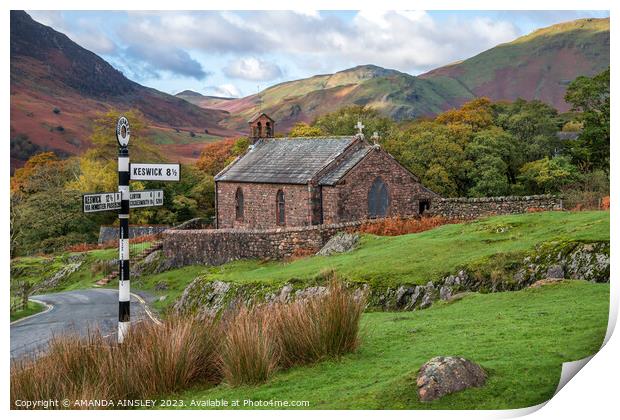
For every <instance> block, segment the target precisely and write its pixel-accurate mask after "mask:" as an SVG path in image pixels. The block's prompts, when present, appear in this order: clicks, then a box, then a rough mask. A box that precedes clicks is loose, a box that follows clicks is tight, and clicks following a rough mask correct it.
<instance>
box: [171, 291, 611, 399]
mask: <svg viewBox="0 0 620 420" xmlns="http://www.w3.org/2000/svg"><path fill="white" fill-rule="evenodd" d="M608 309H609V285H608V284H591V283H586V282H582V281H569V282H565V283H562V284H557V285H548V286H544V287H541V288H538V289H524V290H521V291H518V292H504V293H495V294H485V295H480V294H471V295H469V296H466V297H465V298H463V299H462V300H460V301H458V302H455V303H452V304H446V303H444V304H437V305H434V306H433V307H432V308H430V309H427V310H423V311H416V312H401V313H390V312H378V313H367V314H365V316H364V318H363V330H364V335H363V341H362V345H361V347H360V350H359V351H358V352H357V353H355V354H352V355H348V356H346V357H343V358H342V359H340V360H338V361H325V362H322V363H318V364H316V365H314V366H309V367H299V368H295V369H291V370H288V371H284V372H281V373H278V374H276V376H275V377H274V378H273V379H272V380H271V381H269V382H268V383H266V384H264V385H261V386H255V387H240V388H231V387H228V386H226V385H219V386H217V387H215V388H210V389H198V388H196V389H192V390H189V391H187V392H184V393H181V394H180V395H176V396H174V397H172V398H182V399H184V400H185V405H186V406H188V405H189V404H190V401H191V400H192V399H194V400H207V399H210V400H214V399H224V400H228V401H232V400H241V401H243V400H246V399H250V400H271V399H275V400H289V401H290V400H306V401H309V403H310V406H309V407H308V408H310V409H330V408H331V409H507V408H520V407H526V406H531V405H535V404H538V403H541V402H543V401H545V400H547V399H549V398H550V397H551V396H552V395H553V392H554V390H555V388H556V386H557V383H558V380H559V377H560V372H561V365H562V363H563V362H566V361H571V360H577V359H581V358H583V357H586V356H588V355H590V354H593V353H594V352H596V351H597V350H598V349H599V347H600V345H601V343H602V340H603V337H604V335H605V331H606V326H607V316H608ZM438 355H458V356H462V357H466V358H469V359H471V360H473V361H475V362H477V363H480V364H481V365H482V366H483V367H484V368H485V369H486V370H487V372H488V373H489V379H488V382H487V384H486V385H485V386H484V387H481V388H474V389H469V390H465V391H463V392H459V393H455V394H452V395H448V396H445V397H443V398H441V399H440V400H437V401H435V402H432V403H421V402H420V401H419V400H418V399H417V394H416V387H415V376H416V374H417V370H418V369H419V367H420V366H421V365H422V364H423V363H424V362H426V361H427V360H429V359H430V358H432V357H434V356H438Z"/></svg>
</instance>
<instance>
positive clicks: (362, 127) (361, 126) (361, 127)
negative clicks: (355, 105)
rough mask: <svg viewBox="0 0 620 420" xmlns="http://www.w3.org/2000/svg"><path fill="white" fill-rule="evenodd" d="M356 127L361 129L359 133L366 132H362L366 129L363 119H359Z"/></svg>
mask: <svg viewBox="0 0 620 420" xmlns="http://www.w3.org/2000/svg"><path fill="white" fill-rule="evenodd" d="M355 128H357V129H358V130H359V132H358V133H357V134H364V133H363V132H362V130H363V129H364V124H362V122H361V121H358V122H357V124H355Z"/></svg>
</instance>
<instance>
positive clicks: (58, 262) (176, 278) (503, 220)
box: [11, 211, 609, 310]
mask: <svg viewBox="0 0 620 420" xmlns="http://www.w3.org/2000/svg"><path fill="white" fill-rule="evenodd" d="M564 240H592V241H606V240H609V212H604V211H592V212H546V213H529V214H520V215H512V216H496V217H490V218H487V219H482V220H478V221H475V222H469V223H463V224H457V225H445V226H441V227H439V228H436V229H432V230H429V231H426V232H422V233H415V234H409V235H402V236H395V237H379V236H374V235H363V236H362V239H361V245H360V246H359V247H358V248H357V249H356V250H354V251H353V252H350V253H346V254H340V255H334V256H331V257H317V256H313V257H306V258H301V259H298V260H295V261H290V262H281V261H270V262H264V261H257V260H244V261H236V262H231V263H229V264H225V265H222V266H218V267H210V268H207V267H204V266H189V267H183V268H180V269H176V270H170V271H166V272H164V273H160V274H156V275H145V276H142V277H139V278H133V279H132V290H134V291H140V290H142V291H146V292H148V293H150V294H152V295H153V296H155V298H156V299H159V298H162V299H163V300H156V301H155V302H154V304H153V306H154V307H155V309H157V310H163V309H165V308H166V307H168V306H169V305H171V304H172V303H173V302H174V300H175V299H176V298H177V297H178V296H179V295H180V294H181V293H182V292H183V290H184V289H185V287H186V286H187V285H188V284H189V283H190V282H191V281H192V280H193V279H194V278H196V277H198V276H200V275H204V276H205V277H206V278H207V279H208V280H222V281H227V282H233V283H254V284H256V283H260V284H267V285H271V286H274V287H279V286H282V285H284V284H285V283H287V282H289V281H292V280H301V281H305V280H309V279H313V278H315V277H316V275H317V274H318V273H321V272H322V271H325V270H335V271H337V272H338V273H339V274H340V275H341V276H343V277H345V278H347V279H348V280H349V281H359V282H367V283H380V284H381V285H386V286H390V285H395V284H403V283H418V284H423V283H424V284H425V283H426V282H428V281H429V280H434V279H435V280H436V279H438V278H439V277H440V276H443V275H445V274H447V273H451V272H454V270H455V269H457V268H458V267H461V266H463V265H464V264H471V263H474V262H475V263H479V264H483V265H484V264H485V263H486V261H487V260H497V259H498V256H499V255H500V254H502V255H505V254H511V253H519V252H531V251H532V250H533V249H534V247H535V246H536V245H537V244H540V243H543V242H549V241H564ZM144 246H148V244H144ZM456 251H458V252H456ZM117 252H118V251H117V250H116V249H115V248H111V249H104V250H94V251H89V252H88V253H86V262H85V263H84V264H83V265H82V267H81V268H80V269H79V270H78V271H76V272H75V273H73V274H71V275H70V276H69V277H68V278H67V279H65V280H64V281H63V282H62V284H60V285H59V287H58V288H56V289H55V291H60V290H73V289H81V288H88V287H92V286H93V284H94V282H95V281H96V280H98V279H99V278H101V277H102V275H101V274H100V273H93V272H92V270H91V264H93V263H95V262H96V261H98V260H110V259H114V258H116V256H117ZM69 255H70V254H63V255H57V256H49V257H24V258H16V259H14V260H13V261H12V262H11V267H12V270H11V272H12V278H11V281H12V282H14V281H16V280H20V279H21V280H23V279H28V280H30V281H32V282H34V283H35V284H36V283H38V282H40V281H41V280H42V279H43V278H45V277H49V276H50V275H52V274H53V273H54V272H55V271H57V270H58V269H60V268H61V267H62V261H63V260H64V259H66V258H67V257H68V256H69ZM161 283H165V284H166V286H167V288H166V290H157V289H156V287H155V286H156V285H158V284H161ZM107 287H112V288H115V287H117V282H116V281H113V282H111V283H110V284H109V285H108V286H107Z"/></svg>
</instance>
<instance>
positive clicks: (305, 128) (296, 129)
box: [288, 121, 325, 137]
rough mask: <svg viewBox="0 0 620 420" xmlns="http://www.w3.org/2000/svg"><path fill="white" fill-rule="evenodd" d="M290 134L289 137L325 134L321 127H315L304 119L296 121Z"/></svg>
mask: <svg viewBox="0 0 620 420" xmlns="http://www.w3.org/2000/svg"><path fill="white" fill-rule="evenodd" d="M288 135H289V137H318V136H323V135H325V134H324V133H323V130H321V128H320V127H313V126H311V125H309V124H307V123H305V122H303V121H300V122H298V123H295V125H294V126H293V128H291V131H290V132H289V133H288Z"/></svg>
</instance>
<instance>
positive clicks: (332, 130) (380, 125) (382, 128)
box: [312, 105, 394, 137]
mask: <svg viewBox="0 0 620 420" xmlns="http://www.w3.org/2000/svg"><path fill="white" fill-rule="evenodd" d="M358 121H361V122H362V123H363V124H364V133H365V134H366V135H367V136H368V137H370V136H371V135H372V134H373V133H374V132H375V131H376V132H377V133H379V135H382V136H383V135H385V134H386V133H387V132H388V131H389V130H390V128H391V127H392V126H393V125H394V122H393V121H392V120H391V119H389V118H387V117H384V116H382V115H381V114H380V113H379V111H377V110H376V109H373V108H370V107H367V106H361V105H350V106H346V107H343V108H340V109H339V110H338V111H335V112H331V113H329V114H325V115H322V116H320V117H318V118H317V119H316V120H315V121H314V122H313V123H312V126H313V127H316V128H318V129H320V130H321V132H322V133H325V135H330V136H352V135H354V134H356V133H357V129H356V128H355V125H356V124H357V122H358Z"/></svg>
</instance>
